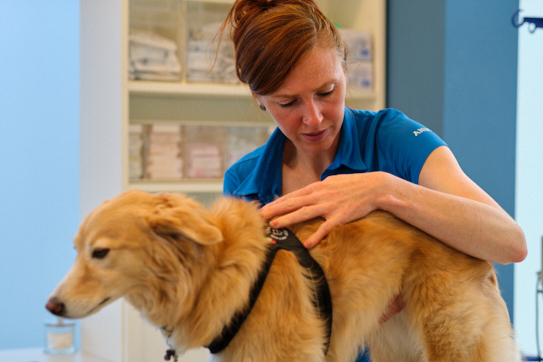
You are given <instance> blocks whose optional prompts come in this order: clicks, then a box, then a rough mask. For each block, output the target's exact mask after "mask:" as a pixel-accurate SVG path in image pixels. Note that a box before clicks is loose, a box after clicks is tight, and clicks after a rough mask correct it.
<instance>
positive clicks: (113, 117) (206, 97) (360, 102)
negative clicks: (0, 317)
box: [80, 0, 386, 362]
mask: <svg viewBox="0 0 543 362" xmlns="http://www.w3.org/2000/svg"><path fill="white" fill-rule="evenodd" d="M131 1H132V3H131ZM232 3H233V0H109V1H83V0H81V1H80V7H81V45H80V46H81V108H80V110H81V125H80V132H81V217H82V218H83V217H84V216H86V215H87V214H88V213H89V212H90V211H91V210H92V209H94V208H95V207H97V206H98V205H99V204H100V203H101V202H103V201H104V200H106V199H108V198H111V197H114V196H116V195H118V194H119V193H121V192H123V191H126V190H129V189H143V190H145V191H149V192H160V191H171V192H183V193H189V194H191V195H192V196H194V197H196V198H197V199H199V200H200V201H202V202H204V203H210V202H211V201H212V200H213V199H214V198H215V197H216V196H217V195H219V194H220V193H221V192H222V179H218V178H217V179H205V180H204V179H181V180H147V179H137V180H135V179H130V177H129V174H130V172H129V161H128V160H129V147H128V146H129V135H128V134H129V132H128V130H129V128H130V126H131V125H134V124H154V123H160V124H179V125H192V124H209V125H213V124H216V125H224V126H246V127H255V126H257V127H268V126H273V120H272V119H271V118H270V117H269V115H268V113H267V112H262V111H260V109H258V107H257V105H256V103H255V101H254V100H253V99H252V97H251V94H250V91H249V89H248V88H247V87H246V86H244V85H239V84H211V83H197V82H190V81H189V80H187V73H186V65H187V64H186V63H187V62H186V54H185V51H184V50H185V48H186V46H187V29H186V28H185V25H186V22H184V19H186V17H187V16H189V17H191V18H193V17H194V16H192V13H191V11H196V10H198V9H204V10H205V9H212V10H216V9H225V10H228V9H229V7H230V6H231V4H232ZM318 3H319V6H320V7H321V9H322V10H323V11H324V12H325V13H326V14H327V15H328V16H329V17H330V18H331V19H332V20H333V21H334V22H335V23H336V24H339V25H340V26H341V27H342V28H348V29H358V30H368V31H370V32H371V34H372V43H373V49H372V52H373V77H374V81H373V89H372V90H354V89H348V90H347V105H348V106H351V107H355V108H360V109H370V110H378V109H381V108H383V107H384V105H385V48H386V47H385V19H386V14H385V11H386V1H385V0H341V1H338V0H321V1H318ZM131 5H132V7H133V8H134V6H135V7H137V13H134V12H132V13H131ZM151 5H152V7H154V8H156V7H157V6H163V7H164V9H165V11H164V12H163V14H162V16H163V18H161V19H159V25H160V26H159V27H161V28H162V29H158V30H157V29H155V30H157V32H158V33H160V34H161V35H164V36H167V37H168V38H170V39H173V40H175V42H176V43H177V45H178V49H177V54H178V58H179V61H180V63H181V73H180V75H179V78H178V80H176V81H141V80H130V79H129V73H130V71H129V70H130V69H129V59H130V54H129V30H130V27H131V25H132V26H133V27H134V26H136V25H135V24H138V25H137V26H138V27H139V28H145V27H148V28H156V27H157V24H156V21H155V22H152V21H151V22H149V19H148V18H146V16H147V15H146V12H147V11H151V10H152V7H150V6H151ZM132 10H134V9H132ZM166 10H168V11H166ZM131 14H132V18H131ZM134 17H139V18H138V19H134ZM136 20H137V21H136ZM155 20H156V19H155ZM138 21H139V23H138ZM146 21H147V23H146ZM81 328H82V331H81V335H82V342H81V345H82V349H83V351H84V352H86V353H89V354H92V355H96V356H98V357H100V358H102V359H104V360H107V361H112V362H119V361H123V362H127V361H130V362H140V361H141V362H144V361H145V362H148V361H152V360H156V361H159V360H161V359H162V356H163V353H164V350H165V345H164V343H163V341H162V336H161V335H160V333H159V332H158V331H157V330H156V329H155V328H153V327H150V326H148V325H147V323H146V322H144V321H142V319H141V318H140V316H139V314H138V313H137V312H136V311H135V310H133V308H132V307H130V306H129V305H128V304H126V303H124V302H123V301H119V302H116V303H114V304H113V305H111V306H108V307H107V308H105V309H104V310H103V311H101V312H100V313H98V314H97V315H95V316H92V317H90V318H88V319H86V320H83V321H82V323H81ZM206 358H207V352H205V351H201V350H199V351H195V352H191V354H190V355H187V356H185V357H184V358H183V359H181V361H184V362H187V361H193V362H199V361H205V360H206Z"/></svg>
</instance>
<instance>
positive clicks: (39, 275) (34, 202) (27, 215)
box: [0, 0, 79, 349]
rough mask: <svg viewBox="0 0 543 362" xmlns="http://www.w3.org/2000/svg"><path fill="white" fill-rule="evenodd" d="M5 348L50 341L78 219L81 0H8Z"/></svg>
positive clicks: (0, 160) (1, 16) (2, 238)
mask: <svg viewBox="0 0 543 362" xmlns="http://www.w3.org/2000/svg"><path fill="white" fill-rule="evenodd" d="M0 104H1V107H0V126H1V133H0V245H1V246H2V248H1V252H0V326H1V327H0V349H3V348H22V347H41V346H43V340H44V331H43V323H44V322H45V321H47V320H50V319H51V318H50V317H49V315H48V313H46V311H45V308H44V304H45V302H46V299H47V296H48V295H49V293H50V292H51V291H52V289H53V288H54V286H55V285H56V283H57V282H58V281H60V279H61V278H62V276H63V275H64V274H65V273H66V271H67V270H68V269H69V267H70V264H71V261H72V260H73V258H74V256H75V253H74V251H73V249H72V246H71V240H72V238H73V235H74V234H75V232H76V230H77V226H78V224H79V1H76V0H71V1H67V0H48V1H40V0H2V1H1V2H0Z"/></svg>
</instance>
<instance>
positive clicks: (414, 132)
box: [413, 128, 430, 137]
mask: <svg viewBox="0 0 543 362" xmlns="http://www.w3.org/2000/svg"><path fill="white" fill-rule="evenodd" d="M429 131H430V128H419V129H418V130H416V131H413V134H414V135H415V137H417V136H418V135H419V134H421V133H423V132H429Z"/></svg>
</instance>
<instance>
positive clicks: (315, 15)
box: [224, 0, 527, 361]
mask: <svg viewBox="0 0 543 362" xmlns="http://www.w3.org/2000/svg"><path fill="white" fill-rule="evenodd" d="M226 27H231V29H232V39H233V41H234V46H235V51H236V55H235V56H236V69H237V73H238V77H239V79H240V80H241V81H242V82H244V83H247V84H248V85H249V86H250V88H251V92H252V94H253V96H254V98H255V100H256V102H257V103H258V105H259V106H260V108H261V109H262V110H263V111H267V112H269V113H270V115H271V116H272V118H273V119H274V121H275V122H276V124H277V127H278V128H277V129H276V131H275V132H274V134H273V135H272V136H271V137H270V139H269V141H268V142H267V144H266V145H264V146H263V147H261V148H259V149H257V150H255V151H254V152H252V153H250V154H249V155H247V156H245V157H244V158H242V159H241V160H240V161H239V162H237V163H236V164H235V165H233V166H232V167H231V168H230V169H229V170H228V171H227V172H226V174H225V179H224V193H225V194H226V195H233V196H236V197H243V198H247V199H252V200H258V201H260V202H261V203H262V204H263V205H264V206H263V207H262V209H261V216H262V217H263V218H265V219H267V220H270V219H271V220H272V221H271V222H270V224H271V226H272V227H275V228H280V227H287V226H288V225H291V224H294V223H297V222H301V221H304V220H308V219H312V218H315V217H322V218H324V219H325V220H326V221H325V222H324V223H323V224H322V225H321V227H320V228H319V229H318V230H317V232H316V233H315V234H313V235H312V236H311V237H310V238H308V239H307V240H306V241H305V246H306V247H308V248H311V247H313V246H315V245H316V244H317V243H319V242H320V240H322V239H323V238H324V237H325V236H326V235H327V234H328V232H329V231H330V229H331V228H333V227H334V226H336V225H339V224H344V223H348V222H351V221H353V220H356V219H359V218H362V217H364V216H365V215H367V214H368V213H369V212H371V211H373V210H377V209H380V210H385V211H388V212H390V213H391V214H393V215H395V216H396V217H398V218H400V219H403V220H404V221H406V222H408V223H410V224H412V225H414V226H416V227H418V228H419V229H421V230H423V231H425V232H427V233H428V234H431V235H433V236H434V237H436V238H437V239H439V240H441V241H442V242H443V243H445V244H447V245H449V246H450V247H452V248H455V249H457V250H459V251H461V252H464V253H466V254H469V255H471V256H474V257H477V258H480V259H484V260H489V261H492V262H497V263H501V264H507V263H513V262H520V261H522V260H523V259H524V258H525V257H526V253H527V250H526V241H525V239H524V234H523V232H522V230H521V229H520V227H519V226H518V225H517V224H516V223H515V221H514V220H513V219H512V218H511V217H510V216H509V215H508V214H507V213H506V212H505V211H504V210H503V209H502V208H501V207H500V206H499V205H498V204H497V203H496V202H495V201H494V200H493V199H492V198H491V197H490V196H489V195H488V194H486V193H485V192H484V191H483V190H482V189H481V188H479V187H478V186H477V185H476V184H475V183H474V182H473V181H472V180H470V179H469V178H468V177H467V176H466V175H465V174H464V172H463V171H462V169H461V168H460V166H459V165H458V163H457V161H456V159H455V157H454V155H453V154H452V152H451V151H450V149H449V148H448V147H447V146H446V144H445V143H444V142H443V141H442V140H441V139H440V138H439V137H438V136H437V135H435V134H434V133H433V132H432V131H430V130H429V129H427V128H424V126H422V125H420V124H418V123H416V122H415V121H413V120H411V119H409V118H407V117H406V116H405V115H404V114H402V113H401V112H399V111H396V110H391V109H387V110H383V111H380V112H378V113H374V112H368V111H359V110H352V109H349V108H346V107H345V88H346V81H345V72H346V49H345V46H344V44H343V42H342V40H341V37H340V35H339V34H338V31H337V30H336V28H335V27H334V25H333V24H332V23H331V22H330V21H329V20H328V19H327V18H326V17H325V16H324V15H323V14H322V13H321V12H320V11H319V9H318V8H317V6H316V5H315V3H314V2H313V1H312V0H277V1H266V0H261V1H258V0H238V1H236V3H235V4H234V6H233V8H232V9H231V11H230V13H229V15H228V18H227V19H226V21H225V24H224V28H226ZM277 197H279V198H277ZM401 299H402V298H401V296H399V298H397V300H396V301H391V305H390V306H389V309H390V310H391V313H390V314H394V313H395V312H397V311H398V310H401V307H402V300H401ZM388 317H390V315H386V316H383V318H382V320H386V319H387V318H388ZM359 361H363V359H362V357H360V358H359Z"/></svg>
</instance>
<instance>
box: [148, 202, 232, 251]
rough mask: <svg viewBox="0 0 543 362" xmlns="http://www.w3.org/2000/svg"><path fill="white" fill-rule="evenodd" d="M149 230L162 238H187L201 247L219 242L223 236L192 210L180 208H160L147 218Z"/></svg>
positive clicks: (204, 218) (216, 228) (217, 229)
mask: <svg viewBox="0 0 543 362" xmlns="http://www.w3.org/2000/svg"><path fill="white" fill-rule="evenodd" d="M148 223H149V226H150V227H151V229H152V230H153V231H154V232H155V233H156V234H158V235H159V236H162V237H167V238H174V239H178V238H187V239H190V240H193V241H195V242H196V243H198V244H202V245H213V244H217V243H219V242H221V241H222V240H223V236H222V233H221V231H220V230H219V228H218V227H216V226H215V225H213V224H212V223H211V222H210V221H209V220H207V218H206V217H205V216H203V215H199V214H198V213H197V212H195V211H194V210H186V209H185V208H182V207H171V208H169V207H166V208H161V210H160V212H158V213H154V214H152V215H150V216H149V217H148Z"/></svg>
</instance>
